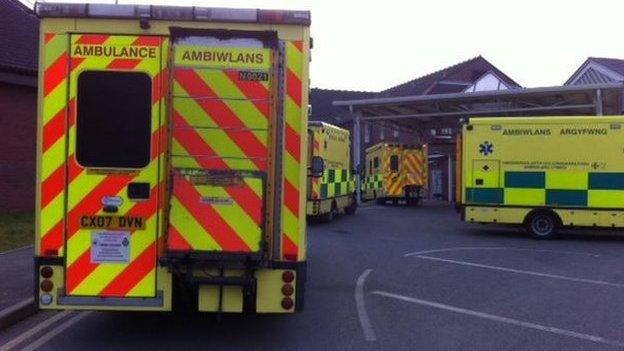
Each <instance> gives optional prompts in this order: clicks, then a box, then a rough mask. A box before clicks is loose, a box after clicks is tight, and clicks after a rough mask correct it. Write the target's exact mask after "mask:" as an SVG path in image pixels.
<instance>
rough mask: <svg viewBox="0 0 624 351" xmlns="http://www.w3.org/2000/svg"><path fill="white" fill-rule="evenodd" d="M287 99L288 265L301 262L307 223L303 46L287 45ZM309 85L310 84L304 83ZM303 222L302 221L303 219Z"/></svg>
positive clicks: (285, 246)
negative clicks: (303, 161) (303, 165)
mask: <svg viewBox="0 0 624 351" xmlns="http://www.w3.org/2000/svg"><path fill="white" fill-rule="evenodd" d="M285 44H286V48H285V51H286V98H285V101H284V103H285V107H284V112H285V113H284V116H285V122H286V123H285V133H284V137H285V145H286V152H285V153H284V163H283V169H284V180H283V181H284V206H283V207H282V219H283V220H282V225H283V235H282V257H283V258H284V259H286V260H289V261H296V260H298V259H299V244H300V243H299V239H300V238H302V237H303V230H304V226H305V223H304V222H303V221H304V220H305V219H304V218H303V217H304V216H301V214H300V210H301V206H302V205H301V204H302V202H303V200H304V199H303V198H302V196H301V195H302V193H301V186H302V184H301V172H302V171H301V154H302V153H301V152H302V138H301V135H302V133H304V132H302V130H305V129H306V128H307V116H306V115H305V113H304V112H305V110H304V109H303V108H302V97H303V93H304V86H303V84H304V82H302V78H303V74H304V62H303V58H304V55H303V42H302V41H289V42H286V43H285ZM305 84H307V82H305ZM302 218H303V219H302Z"/></svg>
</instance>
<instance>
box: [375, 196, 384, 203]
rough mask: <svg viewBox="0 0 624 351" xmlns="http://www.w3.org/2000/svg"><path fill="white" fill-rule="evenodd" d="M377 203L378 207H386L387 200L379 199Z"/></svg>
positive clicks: (376, 200)
mask: <svg viewBox="0 0 624 351" xmlns="http://www.w3.org/2000/svg"><path fill="white" fill-rule="evenodd" d="M375 202H376V203H377V205H385V204H386V199H384V198H383V197H379V198H377V199H375Z"/></svg>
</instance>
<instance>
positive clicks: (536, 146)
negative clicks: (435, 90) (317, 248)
mask: <svg viewBox="0 0 624 351" xmlns="http://www.w3.org/2000/svg"><path fill="white" fill-rule="evenodd" d="M623 127H624V117H514V118H470V119H469V120H467V121H465V123H464V124H463V127H462V132H461V137H460V139H459V142H458V145H459V148H458V151H459V154H458V160H461V161H460V162H458V165H459V168H460V171H459V178H458V179H461V182H460V187H461V188H460V192H459V194H458V195H459V196H458V199H459V202H460V204H461V214H462V218H463V219H464V220H465V221H467V222H475V223H501V224H516V225H523V226H525V227H526V229H527V231H528V233H529V234H531V235H532V236H533V237H535V238H538V239H547V238H553V237H555V236H556V235H557V232H558V230H559V229H560V228H562V227H601V228H621V227H624V162H622V156H623V155H624V130H623Z"/></svg>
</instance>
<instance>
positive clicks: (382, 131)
mask: <svg viewBox="0 0 624 351" xmlns="http://www.w3.org/2000/svg"><path fill="white" fill-rule="evenodd" d="M385 138H386V128H385V127H384V126H383V124H382V125H381V126H379V140H384V139H385Z"/></svg>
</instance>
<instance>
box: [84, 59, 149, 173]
mask: <svg viewBox="0 0 624 351" xmlns="http://www.w3.org/2000/svg"><path fill="white" fill-rule="evenodd" d="M151 85H152V82H151V79H150V77H149V76H148V75H147V74H145V73H138V72H110V71H109V72H104V71H85V72H83V73H81V74H80V76H79V77H78V86H77V88H78V100H77V106H76V109H77V113H78V115H77V119H76V128H77V134H76V159H77V160H78V163H80V164H81V165H83V166H85V167H103V168H142V167H145V166H146V165H147V164H148V163H149V161H150V141H151V109H152V106H151V104H152V103H151V98H152V96H151V95H152V94H151V90H152V87H151Z"/></svg>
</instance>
